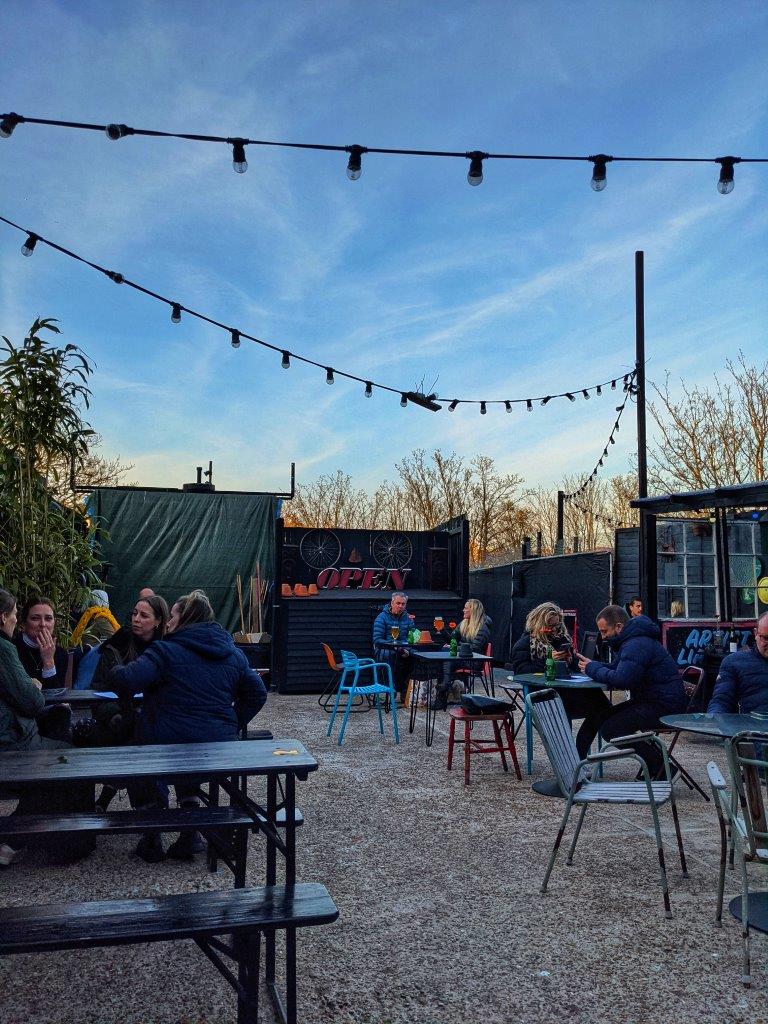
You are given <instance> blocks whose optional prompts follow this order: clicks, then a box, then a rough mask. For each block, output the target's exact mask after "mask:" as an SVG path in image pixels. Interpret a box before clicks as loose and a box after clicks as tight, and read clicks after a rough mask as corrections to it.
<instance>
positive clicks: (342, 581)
mask: <svg viewBox="0 0 768 1024" xmlns="http://www.w3.org/2000/svg"><path fill="white" fill-rule="evenodd" d="M410 571H411V570H410V569H355V568H352V567H350V568H347V569H323V571H322V572H321V573H319V574H318V577H317V589H318V590H402V589H403V587H404V586H405V577H406V576H407V575H408V573H409V572H410Z"/></svg>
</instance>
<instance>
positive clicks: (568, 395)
mask: <svg viewBox="0 0 768 1024" xmlns="http://www.w3.org/2000/svg"><path fill="white" fill-rule="evenodd" d="M565 397H566V398H567V399H568V401H569V402H575V401H576V399H575V398H574V397H573V395H572V394H571V393H570V391H569V392H568V394H567V395H566V396H565Z"/></svg>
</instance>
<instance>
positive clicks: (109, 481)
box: [48, 434, 133, 506]
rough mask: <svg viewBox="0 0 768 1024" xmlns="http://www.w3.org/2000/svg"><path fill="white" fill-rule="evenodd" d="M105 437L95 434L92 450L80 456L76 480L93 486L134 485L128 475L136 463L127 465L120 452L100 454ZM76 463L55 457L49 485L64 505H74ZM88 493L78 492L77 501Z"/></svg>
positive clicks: (49, 475)
mask: <svg viewBox="0 0 768 1024" xmlns="http://www.w3.org/2000/svg"><path fill="white" fill-rule="evenodd" d="M102 443H103V441H102V438H101V436H100V435H99V434H94V436H93V437H92V438H91V442H90V444H89V449H88V452H87V453H86V454H85V455H83V456H81V457H80V458H78V460H77V463H76V465H75V476H74V480H75V483H76V484H77V485H78V487H90V488H93V489H94V490H95V489H96V488H97V487H115V486H117V485H118V484H125V485H126V486H130V485H129V484H128V482H127V481H126V480H125V479H124V477H125V475H126V473H130V471H131V470H132V469H133V465H126V464H125V463H123V462H121V461H120V456H119V455H118V456H116V457H115V458H113V459H107V458H105V457H104V456H103V455H100V454H99V449H100V448H101V446H102ZM71 476H72V463H71V461H70V460H69V459H67V458H61V457H59V458H55V459H52V460H51V463H50V468H49V474H48V485H49V488H50V491H51V493H52V494H53V496H54V497H55V498H56V500H57V501H59V502H60V503H61V504H62V505H68V506H71V504H72V501H73V492H72V487H71V482H72V481H71ZM86 496H87V493H86V492H84V491H83V492H75V495H74V500H75V502H76V504H78V505H82V504H83V503H84V500H85V498H86Z"/></svg>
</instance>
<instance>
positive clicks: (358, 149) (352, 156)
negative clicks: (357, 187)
mask: <svg viewBox="0 0 768 1024" xmlns="http://www.w3.org/2000/svg"><path fill="white" fill-rule="evenodd" d="M348 152H349V162H348V163H347V177H348V178H349V180H350V181H357V179H358V178H359V177H360V175H361V174H362V173H363V161H362V155H363V153H365V152H367V151H366V149H365V146H350V147H349V149H348Z"/></svg>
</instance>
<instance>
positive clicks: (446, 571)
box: [427, 548, 451, 590]
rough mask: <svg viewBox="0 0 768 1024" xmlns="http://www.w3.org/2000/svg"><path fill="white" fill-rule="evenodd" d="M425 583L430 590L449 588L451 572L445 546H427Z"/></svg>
mask: <svg viewBox="0 0 768 1024" xmlns="http://www.w3.org/2000/svg"><path fill="white" fill-rule="evenodd" d="M427 585H428V587H429V589H430V590H450V588H451V573H450V566H449V558H448V549H447V548H427Z"/></svg>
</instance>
